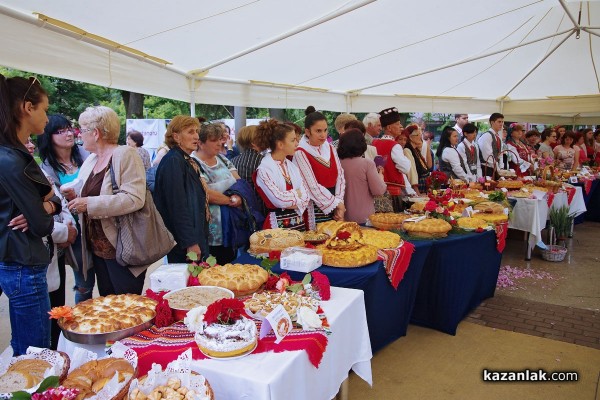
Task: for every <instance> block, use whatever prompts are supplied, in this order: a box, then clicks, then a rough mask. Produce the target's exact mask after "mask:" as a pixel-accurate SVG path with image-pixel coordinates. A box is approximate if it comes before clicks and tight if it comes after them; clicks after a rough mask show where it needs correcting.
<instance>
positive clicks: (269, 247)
mask: <svg viewBox="0 0 600 400" xmlns="http://www.w3.org/2000/svg"><path fill="white" fill-rule="evenodd" d="M294 246H300V247H303V246H304V237H303V236H302V233H301V232H298V231H295V230H292V229H281V228H277V229H265V230H263V231H258V232H254V233H253V234H252V235H251V236H250V249H249V253H251V254H263V253H268V252H270V251H281V250H284V249H287V248H288V247H294Z"/></svg>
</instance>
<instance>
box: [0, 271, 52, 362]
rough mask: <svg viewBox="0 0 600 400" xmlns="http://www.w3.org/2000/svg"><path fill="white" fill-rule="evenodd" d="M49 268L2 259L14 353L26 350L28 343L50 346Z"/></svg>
mask: <svg viewBox="0 0 600 400" xmlns="http://www.w3.org/2000/svg"><path fill="white" fill-rule="evenodd" d="M47 270H48V266H47V265H36V266H31V265H20V264H14V263H4V262H0V288H2V291H3V292H4V294H5V295H6V297H8V310H9V315H10V327H11V331H12V337H11V340H10V345H11V346H12V349H13V352H14V355H20V354H25V352H26V351H27V348H28V347H29V346H36V347H43V348H48V347H50V320H49V319H48V311H50V298H49V297H48V283H47V281H46V271H47Z"/></svg>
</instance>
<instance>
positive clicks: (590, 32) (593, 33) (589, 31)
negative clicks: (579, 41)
mask: <svg viewBox="0 0 600 400" xmlns="http://www.w3.org/2000/svg"><path fill="white" fill-rule="evenodd" d="M581 29H583V31H584V32H587V33H589V34H590V35H594V36H598V37H600V34H598V33H596V32H592V31H591V30H590V28H581Z"/></svg>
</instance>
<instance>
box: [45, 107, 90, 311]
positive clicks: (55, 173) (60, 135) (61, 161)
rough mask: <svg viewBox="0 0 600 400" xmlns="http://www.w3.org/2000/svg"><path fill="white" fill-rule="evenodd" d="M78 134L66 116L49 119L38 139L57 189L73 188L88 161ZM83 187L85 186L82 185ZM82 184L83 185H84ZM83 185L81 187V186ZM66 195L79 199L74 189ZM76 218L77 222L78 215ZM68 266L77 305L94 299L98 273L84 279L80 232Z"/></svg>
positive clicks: (69, 251) (67, 259)
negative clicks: (73, 281)
mask: <svg viewBox="0 0 600 400" xmlns="http://www.w3.org/2000/svg"><path fill="white" fill-rule="evenodd" d="M76 134H77V131H76V130H75V129H74V128H73V126H72V125H71V121H69V120H68V119H67V118H66V117H65V116H63V115H60V114H56V115H51V116H49V117H48V124H47V125H46V128H45V129H44V134H43V135H41V136H39V137H38V146H39V152H40V158H41V159H42V169H43V170H44V171H45V172H46V173H47V174H48V176H50V178H51V180H52V182H53V183H54V184H55V185H56V188H57V189H58V190H59V191H60V188H61V186H62V185H67V186H69V185H68V184H70V185H73V183H76V180H79V178H78V177H79V169H80V168H81V166H82V165H83V162H84V161H85V159H86V158H87V157H88V156H89V155H90V153H88V152H87V151H85V150H84V149H83V147H81V146H80V145H78V144H77V143H75V136H76ZM82 184H83V183H82ZM82 184H81V185H82ZM81 185H80V186H79V187H81ZM61 193H63V196H65V198H66V199H67V200H69V201H70V200H73V199H74V198H75V197H76V191H75V188H73V187H72V188H69V189H66V186H65V188H63V191H61ZM73 217H74V218H75V221H77V220H78V216H77V214H74V215H73ZM65 253H66V254H65V263H66V264H69V265H70V266H71V268H72V269H73V277H74V278H75V287H74V288H73V290H74V291H75V304H77V303H80V302H82V301H85V300H87V299H91V298H92V291H93V290H94V285H95V283H96V276H95V270H94V268H93V267H92V268H91V269H90V270H89V271H88V273H87V278H84V277H83V272H82V270H81V268H82V266H83V262H82V258H81V231H79V232H78V233H77V238H76V240H75V243H73V245H72V246H71V247H70V248H67V249H66V251H65Z"/></svg>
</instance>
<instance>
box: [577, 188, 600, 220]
mask: <svg viewBox="0 0 600 400" xmlns="http://www.w3.org/2000/svg"><path fill="white" fill-rule="evenodd" d="M598 182H600V180H598V179H596V180H594V181H593V182H592V189H591V190H590V193H589V194H586V193H585V189H583V200H584V201H585V208H587V211H586V212H585V213H583V214H581V215H580V216H578V217H577V218H575V223H576V224H578V223H580V222H583V219H584V218H585V219H586V220H587V221H594V222H600V189H599V186H598Z"/></svg>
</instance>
